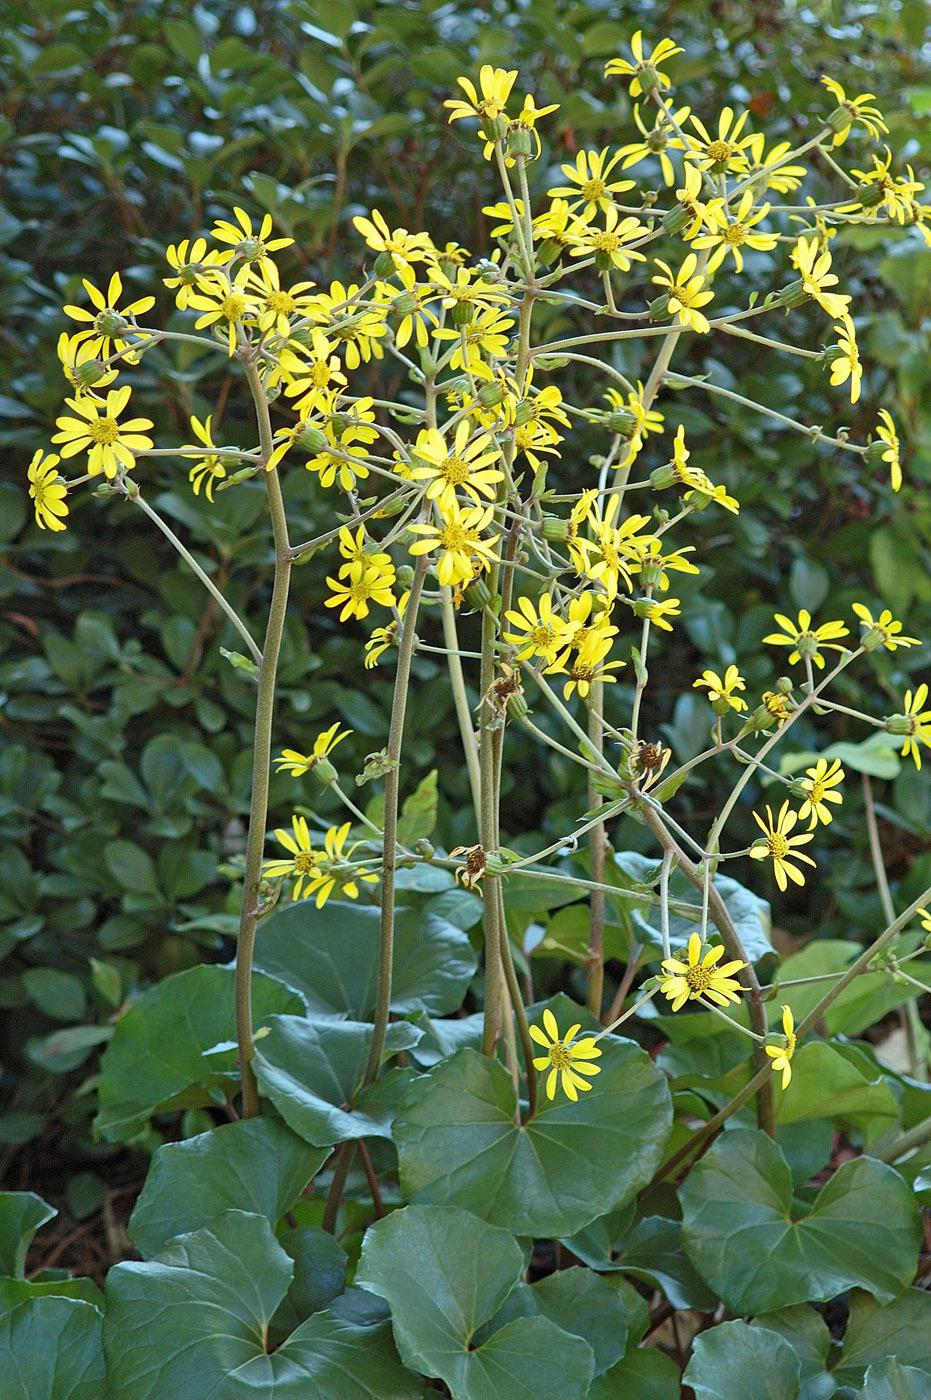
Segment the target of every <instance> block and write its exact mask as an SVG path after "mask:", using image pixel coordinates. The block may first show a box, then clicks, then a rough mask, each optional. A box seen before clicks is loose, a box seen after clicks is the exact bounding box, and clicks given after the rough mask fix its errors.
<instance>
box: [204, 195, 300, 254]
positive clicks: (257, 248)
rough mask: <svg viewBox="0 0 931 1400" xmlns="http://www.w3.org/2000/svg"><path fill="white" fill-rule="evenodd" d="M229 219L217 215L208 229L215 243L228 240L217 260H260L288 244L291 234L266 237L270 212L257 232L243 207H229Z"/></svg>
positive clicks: (270, 219) (269, 226) (224, 242)
mask: <svg viewBox="0 0 931 1400" xmlns="http://www.w3.org/2000/svg"><path fill="white" fill-rule="evenodd" d="M233 219H235V223H234V222H233V221H232V220H231V219H218V220H217V222H216V223H215V224H214V226H213V228H212V229H211V230H210V235H211V237H212V238H215V239H216V241H217V242H218V243H223V244H228V245H229V246H228V247H224V248H223V249H221V250H220V261H221V262H231V261H232V260H233V259H234V258H242V260H243V262H245V263H261V262H264V261H265V260H266V258H268V257H269V256H270V255H271V254H272V253H277V252H278V250H279V249H280V248H290V247H291V244H292V243H293V242H294V239H293V238H269V236H268V235H269V234H270V233H271V231H272V216H271V214H265V215H264V216H263V218H262V222H261V224H260V226H259V230H258V232H256V231H255V229H254V228H253V226H252V220H251V219H250V218H249V215H248V214H247V213H246V211H245V210H244V209H240V208H238V207H236V208H234V209H233Z"/></svg>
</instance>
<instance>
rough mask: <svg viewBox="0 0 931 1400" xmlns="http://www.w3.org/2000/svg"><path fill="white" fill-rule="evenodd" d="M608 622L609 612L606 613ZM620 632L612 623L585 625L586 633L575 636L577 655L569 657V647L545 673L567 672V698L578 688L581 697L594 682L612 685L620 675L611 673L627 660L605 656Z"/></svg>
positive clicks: (564, 690)
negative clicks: (613, 659) (607, 659)
mask: <svg viewBox="0 0 931 1400" xmlns="http://www.w3.org/2000/svg"><path fill="white" fill-rule="evenodd" d="M605 621H606V622H607V615H605ZM616 635H617V628H616V627H611V626H604V627H601V626H594V625H593V626H591V627H588V628H586V629H585V632H584V635H582V634H580V633H576V636H575V638H574V639H573V640H574V644H575V645H574V649H575V656H574V658H572V659H571V660H570V657H571V653H572V650H573V647H567V648H566V650H565V651H564V652H563V654H562V655H561V656H558V657H557V658H556V660H555V661H554V662H553V664H552V665H551V666H547V668H546V674H547V675H548V676H553V675H567V676H568V678H569V679H568V680H567V681H566V683H565V685H564V686H563V691H562V693H563V699H564V700H568V699H569V698H570V697H571V696H572V695H573V694H574V693H575V692H576V691H578V693H579V696H580V698H581V699H582V700H585V699H586V698H587V696H588V693H589V691H590V690H591V688H592V686H593V685H594V684H595V683H596V682H597V681H600V682H601V683H602V685H613V684H614V683H615V681H616V680H617V676H612V674H611V672H612V671H618V670H620V668H621V667H622V666H624V665H626V662H624V661H606V660H605V657H606V656H607V655H608V652H609V651H610V650H611V648H612V646H613V645H614V638H615V636H616Z"/></svg>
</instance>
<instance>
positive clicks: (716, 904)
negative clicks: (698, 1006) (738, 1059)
mask: <svg viewBox="0 0 931 1400" xmlns="http://www.w3.org/2000/svg"><path fill="white" fill-rule="evenodd" d="M640 811H641V813H642V815H643V819H644V821H645V822H646V824H647V826H648V827H649V828H650V830H651V831H652V832H653V834H654V836H655V837H656V839H657V841H658V842H659V843H660V845H661V846H662V848H663V852H664V854H665V852H667V851H668V852H669V853H670V854H671V856H672V858H673V860H674V861H675V863H676V864H677V865H678V867H679V869H680V870H681V871H682V873H683V874H684V875H685V876H686V877H687V878H688V879H689V880H691V882H692V884H693V885H695V886H696V888H697V889H699V890H701V891H702V903H703V907H704V905H705V901H707V908H708V911H709V912H710V915H711V918H712V919H713V920H714V924H715V927H716V928H717V930H718V932H719V933H720V935H721V939H722V941H723V943H724V946H725V947H726V948H727V951H728V954H729V955H730V956H731V957H732V958H739V959H740V961H741V962H744V963H746V964H747V966H746V968H745V969H744V976H745V978H746V981H747V1003H748V1006H749V1010H750V1020H751V1021H752V1022H753V1028H754V1030H755V1031H756V1033H757V1034H758V1035H759V1036H765V1035H766V1030H767V1024H766V1011H765V1009H764V1006H763V997H762V994H761V992H760V983H759V979H758V978H757V975H756V970H755V968H754V966H753V964H752V962H751V961H750V959H749V958H748V957H747V952H746V949H745V948H744V946H743V943H742V942H741V938H740V934H739V933H738V932H737V929H736V927H735V926H734V921H733V919H732V918H731V916H730V914H729V913H728V911H727V906H726V905H725V903H724V900H723V899H722V898H721V896H720V894H719V893H718V891H717V890H716V889H715V888H714V884H713V882H712V880H711V878H710V868H709V863H708V862H707V861H705V862H704V863H703V865H702V866H697V865H695V864H694V863H693V862H692V861H691V860H689V858H688V856H687V855H686V854H685V852H684V851H683V850H682V847H681V846H679V845H678V844H677V842H676V841H675V840H674V839H673V837H672V836H671V835H670V833H669V831H668V829H667V827H666V824H665V822H664V821H663V819H662V817H661V816H660V815H659V813H658V812H657V811H656V810H655V808H653V807H652V806H650V805H648V804H647V803H643V804H641V807H640ZM703 924H704V916H703ZM754 1061H755V1063H756V1065H757V1068H758V1069H759V1070H760V1071H762V1070H763V1068H764V1066H765V1067H766V1068H767V1069H768V1068H769V1061H768V1059H767V1058H766V1056H765V1055H764V1054H763V1051H762V1049H757V1050H755V1051H754ZM757 1122H758V1124H759V1126H760V1127H761V1128H762V1129H763V1131H764V1132H766V1133H769V1135H770V1137H773V1136H774V1134H775V1131H776V1118H775V1109H774V1103H773V1086H772V1084H771V1082H770V1081H769V1079H768V1078H763V1079H761V1081H760V1085H759V1094H758V1097H757Z"/></svg>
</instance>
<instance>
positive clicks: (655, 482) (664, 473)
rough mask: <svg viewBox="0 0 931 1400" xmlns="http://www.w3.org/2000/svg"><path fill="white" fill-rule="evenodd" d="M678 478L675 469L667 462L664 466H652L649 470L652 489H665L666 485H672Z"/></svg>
mask: <svg viewBox="0 0 931 1400" xmlns="http://www.w3.org/2000/svg"><path fill="white" fill-rule="evenodd" d="M678 480H679V478H678V477H677V476H676V469H675V467H673V466H671V465H670V464H669V462H667V463H666V465H665V466H664V467H654V468H653V470H652V471H651V472H650V485H651V486H652V487H653V490H654V491H665V490H666V487H667V486H674V485H675V483H676V482H677V481H678Z"/></svg>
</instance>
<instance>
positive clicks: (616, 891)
mask: <svg viewBox="0 0 931 1400" xmlns="http://www.w3.org/2000/svg"><path fill="white" fill-rule="evenodd" d="M445 863H446V862H443V861H438V862H437V864H445ZM450 864H455V862H450ZM503 874H504V875H505V876H506V877H507V878H510V877H511V875H517V876H521V875H523V876H526V877H527V878H528V879H531V880H545V881H548V882H549V883H550V884H556V885H572V887H573V888H574V889H577V890H603V891H604V893H605V894H610V895H614V896H616V898H618V899H632V900H635V901H636V902H637V903H638V904H655V905H658V904H659V896H658V895H655V894H651V893H650V892H649V891H647V890H625V889H624V888H623V887H622V886H621V885H596V883H595V881H594V880H583V879H581V878H579V877H578V876H576V875H558V874H557V873H556V871H554V870H531V869H526V868H522V867H520V866H513V867H512V866H507V867H506V869H505V870H504V872H503ZM669 908H670V909H671V910H672V911H673V913H674V914H681V915H682V916H683V917H684V918H686V919H695V918H697V917H698V916H699V915H700V913H701V910H700V909H699V907H698V905H697V904H686V903H685V902H684V901H683V900H680V899H671V900H670V901H669Z"/></svg>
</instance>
